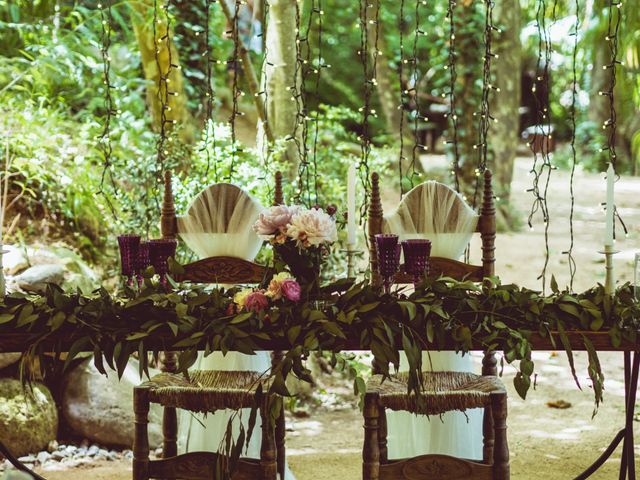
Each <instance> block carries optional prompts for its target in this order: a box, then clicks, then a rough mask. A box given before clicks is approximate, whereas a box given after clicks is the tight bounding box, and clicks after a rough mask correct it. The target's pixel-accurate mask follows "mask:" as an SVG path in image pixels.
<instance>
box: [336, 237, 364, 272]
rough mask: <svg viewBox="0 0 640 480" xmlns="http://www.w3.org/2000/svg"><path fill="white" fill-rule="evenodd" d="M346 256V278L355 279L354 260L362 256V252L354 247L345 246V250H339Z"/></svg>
mask: <svg viewBox="0 0 640 480" xmlns="http://www.w3.org/2000/svg"><path fill="white" fill-rule="evenodd" d="M340 251H341V252H343V253H344V254H346V256H347V278H355V277H356V272H355V267H356V266H355V259H356V258H357V257H360V256H362V254H363V253H364V251H362V250H358V249H357V248H355V245H351V244H347V248H343V249H342V250H340Z"/></svg>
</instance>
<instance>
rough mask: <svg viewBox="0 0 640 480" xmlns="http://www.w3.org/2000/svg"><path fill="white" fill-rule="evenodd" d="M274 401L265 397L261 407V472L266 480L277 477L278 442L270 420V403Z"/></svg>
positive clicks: (273, 479) (272, 479)
mask: <svg viewBox="0 0 640 480" xmlns="http://www.w3.org/2000/svg"><path fill="white" fill-rule="evenodd" d="M271 401H273V400H272V399H271V398H269V396H268V395H265V396H264V398H263V400H262V405H261V407H260V409H261V413H262V444H261V445H260V471H261V473H262V477H261V478H263V479H264V480H275V479H276V476H277V473H278V472H277V463H276V442H275V438H274V429H273V428H271V422H270V421H269V420H268V419H269V412H270V410H271V408H270V406H271V405H270V402H271Z"/></svg>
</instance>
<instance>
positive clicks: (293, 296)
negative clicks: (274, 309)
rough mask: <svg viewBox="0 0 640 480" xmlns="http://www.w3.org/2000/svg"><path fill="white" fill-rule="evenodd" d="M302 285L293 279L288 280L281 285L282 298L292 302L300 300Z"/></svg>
mask: <svg viewBox="0 0 640 480" xmlns="http://www.w3.org/2000/svg"><path fill="white" fill-rule="evenodd" d="M300 290H301V289H300V284H299V283H298V282H296V281H295V280H293V279H290V278H288V279H286V280H284V281H283V282H282V285H280V291H281V292H282V296H283V297H284V298H286V299H287V300H289V301H291V302H297V301H298V300H300Z"/></svg>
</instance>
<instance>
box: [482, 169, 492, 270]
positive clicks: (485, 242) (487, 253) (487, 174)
mask: <svg viewBox="0 0 640 480" xmlns="http://www.w3.org/2000/svg"><path fill="white" fill-rule="evenodd" d="M491 177H492V175H491V170H485V171H484V189H483V194H482V212H481V214H480V237H481V238H482V270H483V276H484V277H490V276H493V275H494V274H495V263H496V258H495V250H496V247H495V241H496V206H495V203H494V199H493V186H492V184H491Z"/></svg>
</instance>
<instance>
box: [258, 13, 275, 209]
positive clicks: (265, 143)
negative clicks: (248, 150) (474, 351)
mask: <svg viewBox="0 0 640 480" xmlns="http://www.w3.org/2000/svg"><path fill="white" fill-rule="evenodd" d="M269 7H270V4H269V0H264V3H263V8H264V12H263V15H262V18H263V20H262V31H261V32H260V37H261V38H262V40H263V41H262V48H263V52H262V53H263V58H264V61H263V62H262V71H261V73H260V76H261V78H262V84H261V87H262V88H261V91H260V92H257V93H256V95H257V96H259V97H260V98H262V104H263V111H264V125H263V126H262V127H263V128H262V163H263V169H262V170H263V171H264V172H269V171H270V168H269V167H270V165H271V153H272V151H273V145H272V144H271V142H270V140H269V136H268V135H267V131H268V124H269V92H268V90H269V89H268V88H267V72H268V69H269V68H273V63H271V62H270V61H269V49H268V45H267V40H266V32H267V30H268V28H269ZM272 177H273V176H272V175H268V179H267V178H266V177H265V179H264V180H266V181H267V182H268V184H269V185H271V183H270V182H271V180H272ZM272 193H273V192H272V190H271V188H269V197H270V198H273V195H272Z"/></svg>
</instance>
